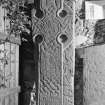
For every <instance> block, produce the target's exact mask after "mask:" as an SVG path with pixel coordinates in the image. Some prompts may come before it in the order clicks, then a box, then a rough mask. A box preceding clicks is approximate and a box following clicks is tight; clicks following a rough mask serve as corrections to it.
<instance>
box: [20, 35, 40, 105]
mask: <svg viewBox="0 0 105 105" xmlns="http://www.w3.org/2000/svg"><path fill="white" fill-rule="evenodd" d="M23 37H24V39H25V41H23V42H22V44H21V46H20V69H19V70H20V71H19V76H20V77H19V84H20V86H21V93H20V95H19V105H29V104H30V100H31V92H32V91H33V85H34V83H35V85H36V86H35V88H36V89H38V55H39V52H38V44H37V43H35V44H34V43H33V40H32V36H31V35H27V34H26V33H23ZM26 40H27V41H26ZM37 94H38V91H37V90H36V93H35V95H36V97H34V98H35V100H37V98H38V97H37V96H38V95H37Z"/></svg>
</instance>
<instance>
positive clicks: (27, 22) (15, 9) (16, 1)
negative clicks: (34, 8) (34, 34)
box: [0, 0, 31, 36]
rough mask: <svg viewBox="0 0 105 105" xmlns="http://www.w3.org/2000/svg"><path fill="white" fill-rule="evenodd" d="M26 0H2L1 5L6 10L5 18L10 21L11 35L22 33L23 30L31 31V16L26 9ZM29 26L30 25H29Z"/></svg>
mask: <svg viewBox="0 0 105 105" xmlns="http://www.w3.org/2000/svg"><path fill="white" fill-rule="evenodd" d="M25 5H26V0H0V6H2V7H3V8H4V9H5V10H6V16H4V20H5V19H8V20H9V21H10V28H9V29H7V32H8V33H9V35H11V34H15V35H16V36H17V35H20V33H22V32H27V33H28V34H29V33H30V28H29V27H31V19H30V18H31V17H30V16H28V15H26V13H25V11H24V9H26V8H27V7H26V6H25ZM27 26H28V27H27Z"/></svg>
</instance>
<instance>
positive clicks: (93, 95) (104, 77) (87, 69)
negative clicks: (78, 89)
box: [83, 45, 105, 105]
mask: <svg viewBox="0 0 105 105" xmlns="http://www.w3.org/2000/svg"><path fill="white" fill-rule="evenodd" d="M104 61H105V45H101V46H93V47H88V48H85V49H84V67H83V80H84V87H83V88H84V89H83V90H84V92H83V95H84V105H105V99H104V98H105V62H104Z"/></svg>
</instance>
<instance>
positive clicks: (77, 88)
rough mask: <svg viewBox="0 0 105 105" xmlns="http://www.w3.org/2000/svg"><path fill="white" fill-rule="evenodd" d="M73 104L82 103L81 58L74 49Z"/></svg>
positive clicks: (78, 104)
mask: <svg viewBox="0 0 105 105" xmlns="http://www.w3.org/2000/svg"><path fill="white" fill-rule="evenodd" d="M74 105H83V58H80V57H79V54H78V52H77V51H76V56H75V75H74Z"/></svg>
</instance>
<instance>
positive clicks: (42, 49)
mask: <svg viewBox="0 0 105 105" xmlns="http://www.w3.org/2000/svg"><path fill="white" fill-rule="evenodd" d="M38 8H40V9H41V10H42V11H43V13H44V15H43V17H42V18H38V17H37V16H36V15H34V13H35V10H34V9H33V11H32V13H33V19H32V21H33V38H34V40H36V39H35V38H36V37H37V36H38V35H42V37H43V40H42V42H40V43H39V42H38V45H39V58H38V59H39V62H38V63H39V65H38V68H39V69H38V71H39V74H38V75H39V78H38V79H39V84H38V86H39V88H38V94H39V95H38V96H39V99H38V102H39V105H73V102H74V101H73V97H74V96H73V46H72V45H73V43H72V39H73V1H72V0H69V1H68V0H64V1H63V0H40V7H38ZM35 43H36V42H35Z"/></svg>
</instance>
